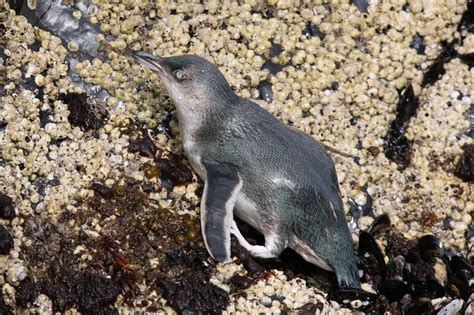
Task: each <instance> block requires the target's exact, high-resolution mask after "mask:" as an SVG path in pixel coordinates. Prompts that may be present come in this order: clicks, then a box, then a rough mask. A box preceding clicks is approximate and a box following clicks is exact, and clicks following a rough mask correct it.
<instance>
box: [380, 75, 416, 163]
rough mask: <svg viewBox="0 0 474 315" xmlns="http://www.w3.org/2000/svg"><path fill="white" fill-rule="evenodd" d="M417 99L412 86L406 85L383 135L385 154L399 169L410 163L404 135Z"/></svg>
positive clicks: (408, 148)
mask: <svg viewBox="0 0 474 315" xmlns="http://www.w3.org/2000/svg"><path fill="white" fill-rule="evenodd" d="M418 105H419V102H418V99H417V98H416V96H415V93H414V92H413V87H412V86H411V84H410V85H408V86H407V87H406V88H404V89H403V90H402V91H401V93H400V97H399V100H398V104H397V116H396V117H395V119H394V120H393V121H392V124H391V125H390V129H389V130H388V132H387V135H386V136H385V138H384V139H385V146H384V148H385V156H386V157H387V158H388V159H389V160H391V161H393V162H395V163H396V164H397V165H398V168H399V169H400V170H403V169H405V168H406V167H407V166H408V165H409V164H410V155H411V148H410V143H409V141H408V139H407V138H406V136H405V135H404V133H405V131H406V129H407V127H408V123H409V121H410V118H411V117H412V116H413V115H414V114H415V113H416V110H417V109H418Z"/></svg>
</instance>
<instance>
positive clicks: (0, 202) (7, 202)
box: [0, 193, 16, 220]
mask: <svg viewBox="0 0 474 315" xmlns="http://www.w3.org/2000/svg"><path fill="white" fill-rule="evenodd" d="M15 216H16V214H15V207H14V206H13V200H12V198H10V197H9V196H7V195H5V194H2V193H0V219H4V220H13V219H14V218H15Z"/></svg>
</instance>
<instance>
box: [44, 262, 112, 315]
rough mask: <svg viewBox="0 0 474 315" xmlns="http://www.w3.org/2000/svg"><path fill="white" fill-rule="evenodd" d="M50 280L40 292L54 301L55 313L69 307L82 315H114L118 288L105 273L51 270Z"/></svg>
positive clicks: (63, 269)
mask: <svg viewBox="0 0 474 315" xmlns="http://www.w3.org/2000/svg"><path fill="white" fill-rule="evenodd" d="M50 272H54V273H53V274H51V278H50V279H54V281H53V282H45V283H43V284H42V285H41V287H42V288H41V289H42V291H43V292H44V293H45V294H46V295H48V296H49V297H50V298H51V299H52V301H53V307H54V309H55V310H59V311H65V310H67V309H68V308H71V307H72V306H74V305H75V306H77V308H78V310H79V311H80V312H82V313H84V314H110V313H112V314H113V313H115V314H116V313H117V312H116V311H114V309H113V308H111V306H110V305H112V304H113V303H114V302H115V300H116V298H117V296H118V294H119V293H120V292H121V288H120V286H119V285H118V284H117V283H115V282H114V281H113V280H112V279H110V278H107V277H106V276H105V275H104V274H100V273H98V272H92V271H84V272H79V273H76V272H73V271H72V270H68V268H58V270H54V268H52V270H51V271H50Z"/></svg>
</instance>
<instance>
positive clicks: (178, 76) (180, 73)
mask: <svg viewBox="0 0 474 315" xmlns="http://www.w3.org/2000/svg"><path fill="white" fill-rule="evenodd" d="M173 75H174V77H175V78H176V80H178V81H183V80H184V73H183V71H181V70H176V71H174V72H173Z"/></svg>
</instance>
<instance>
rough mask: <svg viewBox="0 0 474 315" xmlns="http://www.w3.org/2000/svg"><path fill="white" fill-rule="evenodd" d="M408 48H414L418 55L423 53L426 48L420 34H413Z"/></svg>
mask: <svg viewBox="0 0 474 315" xmlns="http://www.w3.org/2000/svg"><path fill="white" fill-rule="evenodd" d="M410 48H413V49H414V50H416V53H417V54H418V55H424V54H425V48H426V45H425V38H424V37H423V36H421V35H420V34H416V35H415V36H413V39H412V40H411V42H410Z"/></svg>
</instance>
